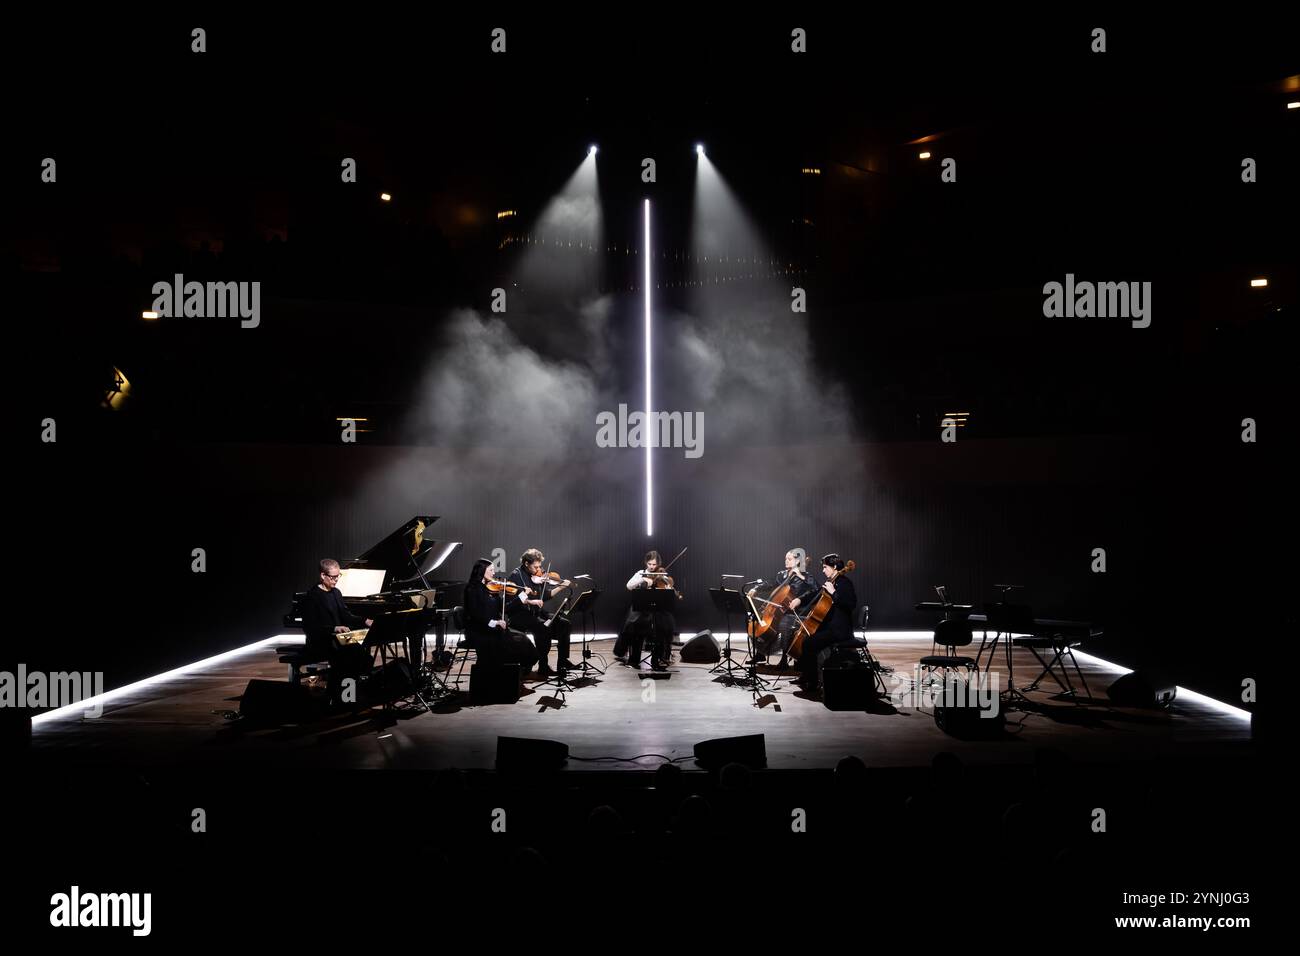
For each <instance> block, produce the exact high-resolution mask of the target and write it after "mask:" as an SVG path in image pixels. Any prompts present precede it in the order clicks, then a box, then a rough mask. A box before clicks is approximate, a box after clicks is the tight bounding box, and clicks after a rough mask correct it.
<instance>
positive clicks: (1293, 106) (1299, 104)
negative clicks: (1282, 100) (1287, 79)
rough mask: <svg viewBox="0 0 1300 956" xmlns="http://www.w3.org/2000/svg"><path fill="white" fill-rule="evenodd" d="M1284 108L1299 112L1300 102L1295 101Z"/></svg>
mask: <svg viewBox="0 0 1300 956" xmlns="http://www.w3.org/2000/svg"><path fill="white" fill-rule="evenodd" d="M1286 108H1287V109H1289V110H1300V100H1295V101H1294V102H1291V103H1288V104H1287V105H1286Z"/></svg>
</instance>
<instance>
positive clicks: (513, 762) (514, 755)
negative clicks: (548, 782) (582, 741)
mask: <svg viewBox="0 0 1300 956" xmlns="http://www.w3.org/2000/svg"><path fill="white" fill-rule="evenodd" d="M568 759H569V745H568V744H562V743H560V742H559V741H558V740H536V739H533V738H531V737H498V738H497V764H496V766H497V769H498V770H559V769H560V768H561V767H562V766H564V762H565V761H566V760H568Z"/></svg>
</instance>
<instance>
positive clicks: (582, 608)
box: [564, 588, 605, 679]
mask: <svg viewBox="0 0 1300 956" xmlns="http://www.w3.org/2000/svg"><path fill="white" fill-rule="evenodd" d="M604 593H605V592H604V591H602V590H600V589H599V588H592V589H591V590H590V591H583V592H582V593H581V594H579V595H578V599H577V600H576V601H574V602H573V607H571V608H569V609H568V610H567V611H565V612H564V615H565V620H572V618H573V615H575V614H581V615H582V663H581V664H579V665H578V667H579V668H580V669H581V671H582V677H584V678H585V677H586V676H587V673H588V671H595V672H596V673H597V674H604V673H605V672H604V671H603V670H601V669H600V668H599V667H597V666H596V665H595V664H592V663H590V660H591V648H590V647H588V646H587V645H588V643H589V639H588V637H587V631H588V624H590V626H591V637H592V638H594V637H595V636H596V610H595V608H596V602H597V601H598V600H600V596H601V595H602V594H604ZM579 679H581V678H579Z"/></svg>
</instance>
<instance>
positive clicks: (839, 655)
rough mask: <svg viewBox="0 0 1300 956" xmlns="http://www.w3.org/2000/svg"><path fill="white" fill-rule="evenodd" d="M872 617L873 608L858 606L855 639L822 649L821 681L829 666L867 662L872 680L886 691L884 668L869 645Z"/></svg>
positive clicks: (818, 662)
mask: <svg viewBox="0 0 1300 956" xmlns="http://www.w3.org/2000/svg"><path fill="white" fill-rule="evenodd" d="M870 619H871V608H870V607H868V606H867V605H866V604H864V605H862V607H860V608H858V612H857V614H855V615H854V616H853V630H854V632H855V633H854V636H853V640H852V641H845V642H843V643H841V644H831V645H829V646H827V647H823V648H822V649H821V651H820V652H819V653H818V654H817V678H818V681H819V682H820V680H821V679H822V677H823V675H824V673H825V670H826V668H827V667H828V666H831V667H844V666H852V665H856V664H865V665H867V666H868V667H870V668H871V673H872V680H873V681H874V682H875V684H876V687H877V689H878V690H879V692H880V693H881V694H885V693H886V689H885V679H884V677H883V676H881V672H882V671H883V670H884V668H883V667H882V666H881V664H880V662H879V661H877V660H876V659H875V658H874V657H872V656H871V650H870V648H868V647H867V636H866V635H867V622H868V621H869V620H870ZM858 632H861V635H862V636H861V637H859V636H858Z"/></svg>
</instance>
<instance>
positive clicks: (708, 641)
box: [681, 631, 722, 664]
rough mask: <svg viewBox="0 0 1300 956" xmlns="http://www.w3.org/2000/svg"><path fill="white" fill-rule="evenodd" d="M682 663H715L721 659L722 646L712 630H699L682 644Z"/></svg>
mask: <svg viewBox="0 0 1300 956" xmlns="http://www.w3.org/2000/svg"><path fill="white" fill-rule="evenodd" d="M681 659H682V663H683V664H716V663H718V661H720V660H722V646H721V645H720V644H718V641H717V638H715V637H714V636H713V632H712V631H700V633H698V634H696V635H695V636H694V637H692V638H691V639H690V640H689V641H687V642H686V643H685V644H683V645H682V652H681Z"/></svg>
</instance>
